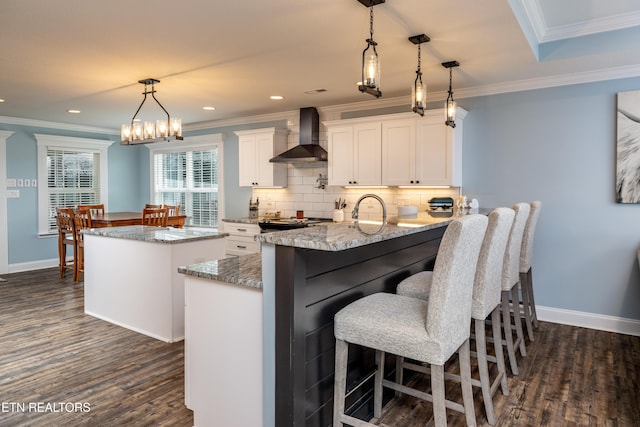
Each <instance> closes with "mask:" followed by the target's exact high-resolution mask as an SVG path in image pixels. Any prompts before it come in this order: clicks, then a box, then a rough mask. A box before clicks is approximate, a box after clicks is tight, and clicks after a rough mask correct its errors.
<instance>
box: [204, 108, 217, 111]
mask: <svg viewBox="0 0 640 427" xmlns="http://www.w3.org/2000/svg"><path fill="white" fill-rule="evenodd" d="M202 109H203V110H207V111H213V110H215V109H216V107H202Z"/></svg>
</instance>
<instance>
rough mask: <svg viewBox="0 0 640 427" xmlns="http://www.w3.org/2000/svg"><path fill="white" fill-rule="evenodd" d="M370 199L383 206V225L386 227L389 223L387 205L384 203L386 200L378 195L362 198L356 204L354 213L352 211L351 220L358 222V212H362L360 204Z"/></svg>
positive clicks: (368, 195)
mask: <svg viewBox="0 0 640 427" xmlns="http://www.w3.org/2000/svg"><path fill="white" fill-rule="evenodd" d="M369 197H372V198H374V199H376V200H377V201H379V202H380V204H381V205H382V225H383V226H384V225H385V224H386V223H387V205H386V204H385V203H384V200H382V198H381V197H380V196H378V195H376V194H365V195H364V196H362V197H360V198H359V199H358V201H357V202H356V206H355V207H354V208H353V211H351V218H353V219H355V220H356V221H358V211H359V210H360V202H361V201H363V200H364V199H366V198H369Z"/></svg>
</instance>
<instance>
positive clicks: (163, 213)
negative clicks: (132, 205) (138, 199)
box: [142, 208, 168, 227]
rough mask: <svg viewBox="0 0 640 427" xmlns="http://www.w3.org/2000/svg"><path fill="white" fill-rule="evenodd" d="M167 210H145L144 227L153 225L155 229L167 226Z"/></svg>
mask: <svg viewBox="0 0 640 427" xmlns="http://www.w3.org/2000/svg"><path fill="white" fill-rule="evenodd" d="M167 212H168V209H167V208H158V209H153V208H144V209H143V210H142V225H151V226H155V227H166V226H167Z"/></svg>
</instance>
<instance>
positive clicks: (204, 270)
mask: <svg viewBox="0 0 640 427" xmlns="http://www.w3.org/2000/svg"><path fill="white" fill-rule="evenodd" d="M178 273H182V274H186V275H187V276H195V277H200V278H202V279H209V280H217V281H219V282H226V283H232V284H235V285H241V286H246V287H249V288H256V289H262V255H261V254H259V253H258V254H249V255H243V256H239V257H233V258H225V259H219V260H216V261H207V262H202V263H199V264H192V265H187V266H185V267H178Z"/></svg>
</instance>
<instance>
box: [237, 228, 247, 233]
mask: <svg viewBox="0 0 640 427" xmlns="http://www.w3.org/2000/svg"><path fill="white" fill-rule="evenodd" d="M238 231H242V232H243V233H246V232H247V229H246V228H238Z"/></svg>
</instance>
